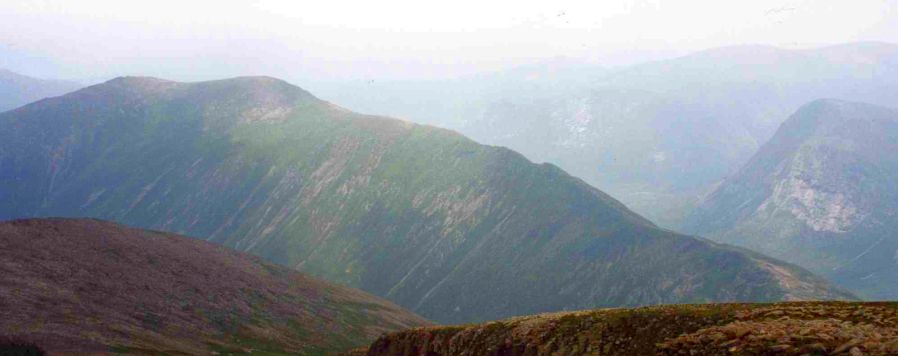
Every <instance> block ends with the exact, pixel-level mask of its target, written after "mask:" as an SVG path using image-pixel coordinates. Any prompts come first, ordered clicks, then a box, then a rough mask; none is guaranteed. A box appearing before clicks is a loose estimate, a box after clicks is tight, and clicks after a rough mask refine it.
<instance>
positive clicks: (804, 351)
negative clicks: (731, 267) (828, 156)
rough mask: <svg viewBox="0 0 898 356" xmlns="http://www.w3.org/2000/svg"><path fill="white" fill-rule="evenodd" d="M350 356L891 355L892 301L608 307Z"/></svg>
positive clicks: (427, 333)
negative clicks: (635, 307)
mask: <svg viewBox="0 0 898 356" xmlns="http://www.w3.org/2000/svg"><path fill="white" fill-rule="evenodd" d="M351 354H354V355H365V354H367V355H371V356H374V355H463V354H464V355H896V354H898V303H839V302H829V303H821V302H800V303H779V304H706V305H675V306H656V307H645V308H637V309H604V310H595V311H583V312H573V313H554V314H544V315H535V316H526V317H519V318H513V319H508V320H502V321H495V322H490V323H485V324H474V325H463V326H446V327H425V328H418V329H412V330H407V331H401V332H397V333H393V334H389V335H386V336H383V337H381V338H380V339H378V340H377V341H375V342H374V343H373V344H372V345H371V346H370V347H369V348H367V349H357V350H354V351H353V352H352V353H351Z"/></svg>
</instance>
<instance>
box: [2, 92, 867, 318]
mask: <svg viewBox="0 0 898 356" xmlns="http://www.w3.org/2000/svg"><path fill="white" fill-rule="evenodd" d="M34 216H91V217H98V218H103V219H108V220H115V221H120V222H123V223H126V224H129V225H134V226H142V227H147V228H153V229H159V230H165V231H172V232H178V233H184V234H187V235H190V236H197V237H203V238H206V239H208V240H210V241H214V242H218V243H222V244H225V245H227V246H231V247H234V248H236V249H238V250H242V251H249V252H252V253H254V254H257V255H259V256H263V257H264V258H266V259H268V260H270V261H274V262H277V263H281V264H285V265H288V266H294V267H296V268H299V269H301V270H303V271H307V272H309V273H311V274H313V275H316V276H319V277H323V278H326V279H328V280H331V281H336V282H340V283H344V284H347V285H350V286H354V287H358V288H361V289H363V290H365V291H368V292H371V293H374V294H376V295H379V296H383V297H386V298H388V299H390V300H392V301H395V302H396V303H398V304H400V305H402V306H405V307H407V308H410V309H412V310H413V311H416V312H418V313H420V314H421V315H424V316H425V317H428V318H431V319H433V320H437V321H441V322H467V321H474V320H486V319H495V318H500V317H506V316H511V315H518V314H527V313H537V312H544V311H554V310H565V309H568V310H570V309H583V308H591V307H599V306H620V305H642V304H654V303H678V302H702V301H733V300H754V301H769V300H782V299H807V298H851V296H850V295H849V294H846V293H843V292H841V291H839V290H835V289H832V288H830V286H829V285H828V284H827V283H826V282H823V281H822V280H820V279H818V278H816V277H814V276H812V275H810V274H809V273H807V272H805V271H803V270H801V269H798V268H795V267H792V266H789V265H786V264H783V263H781V262H778V261H776V260H772V259H769V258H766V257H763V256H760V255H757V254H753V253H749V252H745V251H742V250H738V249H735V248H732V247H729V246H725V245H718V244H715V243H711V242H708V241H706V240H702V239H697V238H693V237H688V236H683V235H679V234H676V233H673V232H670V231H666V230H661V229H659V228H657V227H656V226H654V225H653V224H652V223H650V222H649V221H647V220H645V219H643V218H642V217H640V216H639V215H636V214H634V213H633V212H631V211H629V210H627V209H626V208H625V207H624V206H623V205H622V204H620V203H619V202H617V201H616V200H614V199H613V198H611V197H609V196H608V195H606V194H604V193H602V192H600V191H598V190H596V189H594V188H592V187H590V186H589V185H587V184H585V183H584V182H582V181H581V180H579V179H576V178H573V177H571V176H569V175H567V174H566V173H564V172H563V171H562V170H560V169H558V168H557V167H555V166H552V165H548V164H543V165H536V164H533V163H530V162H529V161H527V160H526V159H525V158H524V157H523V156H521V155H519V154H517V153H515V152H513V151H510V150H508V149H504V148H497V147H490V146H483V145H479V144H477V143H474V142H473V141H471V140H469V139H467V138H465V137H464V136H461V135H459V134H457V133H455V132H451V131H448V130H443V129H437V128H434V127H428V126H420V125H416V124H412V123H409V122H404V121H399V120H395V119H388V118H383V117H375V116H365V115H360V114H356V113H353V112H350V111H347V110H345V109H342V108H340V107H337V106H335V105H333V104H330V103H328V102H325V101H322V100H319V99H317V98H315V97H314V96H312V95H311V94H309V93H308V92H306V91H304V90H302V89H300V88H298V87H295V86H292V85H290V84H287V83H286V82H283V81H280V80H276V79H272V78H262V77H252V78H237V79H229V80H222V81H212V82H201V83H177V82H170V81H165V80H159V79H152V78H119V79H115V80H112V81H110V82H107V83H105V84H101V85H96V86H92V87H89V88H86V89H83V90H80V91H77V92H75V93H72V94H69V95H65V96H63V97H60V98H55V99H51V100H45V101H41V102H38V103H35V104H32V105H28V106H25V107H23V108H20V109H17V110H14V111H11V112H7V113H4V114H0V218H15V217H34Z"/></svg>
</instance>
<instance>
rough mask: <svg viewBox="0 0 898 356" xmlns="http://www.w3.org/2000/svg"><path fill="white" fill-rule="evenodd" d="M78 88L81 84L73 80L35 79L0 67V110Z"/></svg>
mask: <svg viewBox="0 0 898 356" xmlns="http://www.w3.org/2000/svg"><path fill="white" fill-rule="evenodd" d="M78 88H81V85H80V84H78V83H75V82H69V81H62V80H46V79H37V78H32V77H29V76H25V75H21V74H18V73H14V72H11V71H8V70H5V69H0V112H3V111H6V110H9V109H13V108H17V107H19V106H22V105H25V104H28V103H31V102H33V101H37V100H40V99H43V98H48V97H53V96H59V95H62V94H65V93H68V92H71V91H75V90H76V89H78Z"/></svg>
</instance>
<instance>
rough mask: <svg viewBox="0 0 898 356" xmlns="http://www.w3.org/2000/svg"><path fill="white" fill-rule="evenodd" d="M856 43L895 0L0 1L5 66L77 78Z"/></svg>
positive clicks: (897, 26) (340, 72)
mask: <svg viewBox="0 0 898 356" xmlns="http://www.w3.org/2000/svg"><path fill="white" fill-rule="evenodd" d="M854 41H883V42H893V43H898V0H852V1H846V0H784V1H771V0H753V1H720V0H701V1H699V0H667V1H661V0H633V1H599V0H592V1H565V0H553V1H526V0H519V1H484V0H476V1H469V0H455V1H441V2H431V1H421V0H419V1H404V0H402V1H400V0H396V1H392V0H378V1H341V0H329V1H315V2H311V1H279V0H259V1H230V0H229V1H223V0H217V1H207V0H179V1H169V0H155V1H98V0H79V1H28V0H24V1H23V0H15V1H14V0H0V67H4V68H7V69H10V70H13V71H17V72H20V73H23V74H26V75H32V76H38V77H44V78H65V79H76V80H82V81H90V80H98V79H105V78H111V77H114V76H118V75H152V76H159V77H163V78H169V79H177V80H205V79H213V78H223V77H230V76H237V75H272V76H277V77H281V78H292V79H300V80H302V79H308V80H348V79H362V80H364V79H436V78H451V77H457V76H461V75H468V74H473V73H477V72H485V71H493V70H498V69H501V68H507V67H510V66H515V65H520V64H527V63H534V62H539V61H544V60H551V59H555V58H566V59H575V60H578V61H583V62H588V63H595V64H598V65H604V66H619V65H626V64H631V63H635V62H640V61H646V60H654V59H662V58H668V57H672V56H677V55H682V54H685V53H688V52H690V51H697V50H702V49H707V48H712V47H720V46H729V45H739V44H769V45H775V46H779V47H784V48H809V47H816V46H824V45H829V44H838V43H845V42H854Z"/></svg>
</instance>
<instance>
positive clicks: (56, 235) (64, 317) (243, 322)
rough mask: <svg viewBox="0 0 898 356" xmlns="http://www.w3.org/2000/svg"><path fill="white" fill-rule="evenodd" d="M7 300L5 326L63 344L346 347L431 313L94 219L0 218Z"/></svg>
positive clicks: (86, 348) (93, 347)
mask: <svg viewBox="0 0 898 356" xmlns="http://www.w3.org/2000/svg"><path fill="white" fill-rule="evenodd" d="M0 311H2V313H3V318H0V335H7V336H14V337H16V338H18V339H22V340H26V341H28V342H32V343H35V344H37V345H38V346H40V347H42V348H44V349H45V350H47V351H50V352H65V353H70V352H77V353H88V352H125V353H142V354H151V353H153V354H157V353H171V354H208V353H209V352H226V353H248V352H250V350H252V351H254V352H267V353H268V354H287V353H290V354H297V353H299V354H313V353H324V352H340V351H346V350H349V349H352V348H354V347H358V346H362V345H365V344H366V343H369V342H371V341H372V340H373V339H374V338H376V337H378V336H379V335H380V334H382V333H384V332H387V331H395V330H400V329H404V328H409V327H414V326H422V325H428V324H429V323H428V322H427V321H426V320H424V319H422V318H421V317H418V316H416V315H414V314H412V313H410V312H408V311H405V310H403V309H401V308H399V307H397V306H395V305H393V304H392V303H389V302H386V301H384V300H381V299H379V298H376V297H374V296H371V295H368V294H365V293H362V292H360V291H358V290H354V289H350V288H346V287H340V286H336V285H333V284H330V283H327V282H324V281H321V280H318V279H315V278H311V277H308V276H305V275H303V274H301V273H298V272H296V271H292V270H290V269H288V268H285V267H282V266H277V265H274V264H271V263H266V262H262V261H260V260H259V259H258V258H257V257H250V256H248V255H246V254H242V253H238V252H236V251H232V250H230V249H227V248H224V247H220V246H216V245H213V244H210V243H207V242H203V241H199V240H196V239H191V238H187V237H184V236H178V235H173V234H166V233H161V232H155V231H147V230H139V229H133V228H128V227H125V226H121V225H117V224H114V223H109V222H104V221H98V220H88V219H33V220H15V221H9V222H3V223H0ZM0 339H2V337H0Z"/></svg>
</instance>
